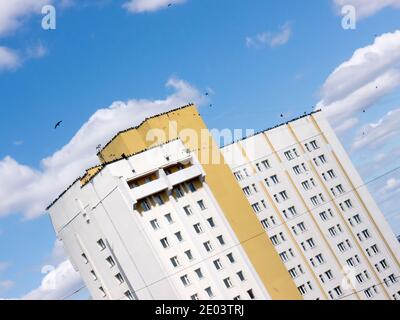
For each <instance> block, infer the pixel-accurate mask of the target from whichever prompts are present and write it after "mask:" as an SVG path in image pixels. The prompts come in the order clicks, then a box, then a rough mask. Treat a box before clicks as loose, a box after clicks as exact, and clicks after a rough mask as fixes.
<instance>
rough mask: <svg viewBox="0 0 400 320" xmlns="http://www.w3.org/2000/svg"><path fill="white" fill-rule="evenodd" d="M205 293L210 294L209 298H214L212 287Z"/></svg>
mask: <svg viewBox="0 0 400 320" xmlns="http://www.w3.org/2000/svg"><path fill="white" fill-rule="evenodd" d="M204 291H205V292H206V293H207V294H208V296H209V297H210V298H212V297H214V293H213V291H212V289H211V287H208V288H206V289H205V290H204Z"/></svg>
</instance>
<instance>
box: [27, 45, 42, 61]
mask: <svg viewBox="0 0 400 320" xmlns="http://www.w3.org/2000/svg"><path fill="white" fill-rule="evenodd" d="M46 54H47V48H46V47H45V46H44V45H43V44H42V43H39V44H37V45H35V46H33V47H29V48H28V49H27V50H26V58H29V59H39V58H42V57H44V56H45V55H46Z"/></svg>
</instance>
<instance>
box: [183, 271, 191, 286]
mask: <svg viewBox="0 0 400 320" xmlns="http://www.w3.org/2000/svg"><path fill="white" fill-rule="evenodd" d="M181 281H182V283H183V285H184V286H185V287H187V286H188V285H190V280H189V277H188V275H187V274H185V275H184V276H182V277H181Z"/></svg>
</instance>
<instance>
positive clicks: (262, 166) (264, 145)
mask: <svg viewBox="0 0 400 320" xmlns="http://www.w3.org/2000/svg"><path fill="white" fill-rule="evenodd" d="M222 153H223V155H224V157H225V160H226V162H227V163H228V164H229V166H230V167H231V170H232V172H234V175H235V176H236V178H237V180H238V183H239V184H240V185H241V187H242V188H243V192H244V193H245V194H246V196H247V198H248V201H249V203H250V205H252V206H253V209H254V211H255V214H256V215H257V216H258V218H259V220H260V223H262V225H263V227H264V229H265V232H266V233H267V234H268V236H269V237H270V239H271V241H272V243H273V244H274V245H275V248H276V251H277V252H278V254H280V256H281V259H282V262H283V263H284V264H285V266H286V268H287V270H288V272H289V273H290V275H291V276H292V277H293V279H294V281H295V283H296V285H297V287H298V289H299V291H300V292H301V293H302V295H303V297H304V298H305V299H400V278H399V276H400V268H399V258H400V245H399V243H398V241H397V240H396V237H395V236H394V234H393V232H392V230H391V229H390V227H389V225H388V224H387V222H386V220H385V218H384V217H383V214H382V213H381V211H380V209H379V208H378V206H377V205H376V203H375V201H374V199H373V197H372V196H371V194H370V193H369V191H368V189H367V187H366V186H365V184H364V183H363V181H362V180H361V178H360V176H359V174H358V173H357V171H356V169H355V168H354V166H353V165H352V163H351V160H350V159H349V157H348V155H347V154H346V152H345V150H344V148H343V147H342V145H341V143H340V142H339V140H338V138H337V137H336V135H335V133H334V132H333V130H332V128H331V127H330V125H329V124H328V122H327V121H326V120H325V119H324V117H323V114H322V113H321V112H318V113H313V114H312V115H308V116H304V117H301V118H299V119H297V120H295V121H292V122H290V123H287V124H285V125H282V126H278V127H276V128H274V129H270V130H267V131H264V132H261V133H259V134H256V135H254V136H252V137H248V138H246V139H243V140H241V141H238V142H236V143H233V144H231V145H228V146H226V147H224V148H222ZM346 276H347V278H348V279H349V281H346Z"/></svg>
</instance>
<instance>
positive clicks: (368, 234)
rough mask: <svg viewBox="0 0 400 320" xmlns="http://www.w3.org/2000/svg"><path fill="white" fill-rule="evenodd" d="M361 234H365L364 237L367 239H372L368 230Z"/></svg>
mask: <svg viewBox="0 0 400 320" xmlns="http://www.w3.org/2000/svg"><path fill="white" fill-rule="evenodd" d="M361 233H362V234H363V236H364V237H365V239H368V238H371V234H370V232H369V231H368V229H365V230H363V231H361Z"/></svg>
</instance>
